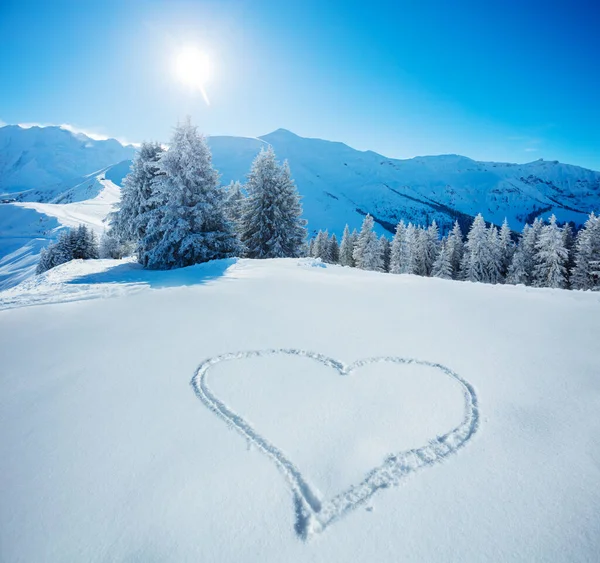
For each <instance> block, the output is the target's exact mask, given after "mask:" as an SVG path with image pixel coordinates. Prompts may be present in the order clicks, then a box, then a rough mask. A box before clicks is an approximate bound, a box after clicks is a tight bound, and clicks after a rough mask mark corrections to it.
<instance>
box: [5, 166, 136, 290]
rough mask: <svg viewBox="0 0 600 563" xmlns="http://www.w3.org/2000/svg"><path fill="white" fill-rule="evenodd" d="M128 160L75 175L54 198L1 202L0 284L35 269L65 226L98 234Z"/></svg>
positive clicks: (12, 282)
mask: <svg viewBox="0 0 600 563" xmlns="http://www.w3.org/2000/svg"><path fill="white" fill-rule="evenodd" d="M129 164H130V162H129V161H125V162H121V163H118V164H116V165H114V166H109V167H108V168H106V169H104V170H101V171H99V172H96V173H94V174H90V175H88V176H86V177H85V178H83V179H81V178H79V179H77V180H76V181H75V182H74V185H71V186H69V187H67V186H62V187H63V188H65V191H64V192H62V193H61V194H60V195H59V196H57V197H56V198H55V199H54V200H53V203H42V202H37V201H26V202H14V203H9V204H3V205H0V289H7V288H9V287H12V286H14V285H16V284H17V283H19V282H21V281H23V280H25V279H27V278H28V277H30V276H32V275H33V274H34V273H35V267H36V265H37V262H38V260H39V254H40V252H41V249H42V248H44V247H45V246H47V245H48V244H49V243H50V242H52V241H54V240H56V238H57V237H58V234H59V232H60V231H61V230H62V229H63V228H65V227H78V226H79V225H82V224H83V225H85V226H86V227H89V228H91V229H92V230H93V231H94V232H95V233H96V235H98V237H100V236H101V235H102V233H103V232H104V231H105V230H106V229H107V227H108V225H107V222H106V221H107V217H108V214H109V213H111V212H112V211H113V210H114V206H115V204H116V203H118V202H119V201H120V199H121V188H120V186H119V185H118V184H120V183H121V182H122V179H123V177H124V176H125V175H126V174H127V172H128V171H129Z"/></svg>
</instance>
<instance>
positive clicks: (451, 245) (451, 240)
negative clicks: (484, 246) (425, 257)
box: [446, 221, 465, 279]
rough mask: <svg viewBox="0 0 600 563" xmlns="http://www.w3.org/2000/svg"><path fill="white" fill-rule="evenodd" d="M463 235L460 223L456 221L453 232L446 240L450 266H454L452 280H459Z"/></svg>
mask: <svg viewBox="0 0 600 563" xmlns="http://www.w3.org/2000/svg"><path fill="white" fill-rule="evenodd" d="M464 246H465V245H464V242H463V234H462V231H461V229H460V225H459V224H458V221H454V226H453V227H452V231H450V234H449V235H448V238H447V240H446V252H447V253H448V256H449V257H450V265H451V266H452V279H458V277H459V272H460V264H461V261H462V257H463V250H464Z"/></svg>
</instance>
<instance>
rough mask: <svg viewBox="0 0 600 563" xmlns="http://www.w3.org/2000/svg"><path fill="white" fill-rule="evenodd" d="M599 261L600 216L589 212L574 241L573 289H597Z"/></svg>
mask: <svg viewBox="0 0 600 563" xmlns="http://www.w3.org/2000/svg"><path fill="white" fill-rule="evenodd" d="M599 261H600V217H598V216H596V215H595V214H594V213H591V214H590V216H589V217H588V219H587V221H586V222H585V225H584V227H583V229H581V230H580V231H579V234H578V235H577V241H576V243H575V267H574V268H573V274H572V276H571V285H572V286H573V288H574V289H598V276H597V273H596V272H597V271H598V266H597V263H598V262H599Z"/></svg>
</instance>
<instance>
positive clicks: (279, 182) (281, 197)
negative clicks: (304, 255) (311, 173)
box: [240, 146, 306, 258]
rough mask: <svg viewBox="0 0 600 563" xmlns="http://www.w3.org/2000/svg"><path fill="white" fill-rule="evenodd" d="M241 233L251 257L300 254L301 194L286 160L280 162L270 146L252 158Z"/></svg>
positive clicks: (302, 229) (302, 234)
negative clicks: (280, 164)
mask: <svg viewBox="0 0 600 563" xmlns="http://www.w3.org/2000/svg"><path fill="white" fill-rule="evenodd" d="M246 190H247V192H248V197H247V198H246V199H245V200H244V206H243V210H242V218H241V221H240V237H241V241H242V244H243V245H244V247H245V252H246V255H247V256H248V257H250V258H281V257H286V256H289V257H295V256H299V254H300V251H301V248H302V244H303V242H304V239H305V238H306V228H305V225H306V221H305V220H304V219H302V218H301V215H302V206H301V205H300V196H299V194H298V191H297V190H296V186H295V185H294V181H293V180H292V178H291V174H290V169H289V166H288V163H287V161H286V162H284V163H283V165H282V166H279V165H278V164H277V162H276V160H275V152H274V151H273V148H272V147H270V146H269V148H268V149H267V150H264V149H263V150H262V151H261V152H260V153H259V155H258V156H257V157H256V158H255V159H254V162H253V164H252V169H251V171H250V174H249V175H248V183H247V184H246Z"/></svg>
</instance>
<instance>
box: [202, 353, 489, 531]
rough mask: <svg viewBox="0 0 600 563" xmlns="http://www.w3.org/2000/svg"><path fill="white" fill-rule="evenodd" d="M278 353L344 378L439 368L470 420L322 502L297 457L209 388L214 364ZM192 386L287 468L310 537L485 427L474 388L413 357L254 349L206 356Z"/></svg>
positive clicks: (301, 527)
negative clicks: (379, 369) (458, 390)
mask: <svg viewBox="0 0 600 563" xmlns="http://www.w3.org/2000/svg"><path fill="white" fill-rule="evenodd" d="M274 355H290V356H302V357H305V358H310V359H312V360H315V361H317V362H320V363H322V364H324V365H326V366H329V367H331V368H333V369H335V370H336V371H337V372H338V374H339V375H341V376H348V375H350V374H351V373H352V372H354V371H355V370H357V369H358V368H360V367H363V366H365V365H368V364H375V363H385V362H388V363H395V364H405V365H407V364H415V365H421V366H429V367H433V368H437V369H439V370H440V371H442V372H443V373H444V374H446V375H447V376H449V377H451V378H452V379H454V380H455V381H457V382H458V383H459V384H460V385H461V387H462V389H463V394H464V399H465V413H464V418H463V420H462V422H461V423H460V424H459V425H458V426H457V427H456V428H454V429H453V430H451V431H449V432H447V433H446V434H444V435H442V436H438V437H436V438H435V439H433V440H431V441H429V443H427V444H426V445H424V446H422V447H420V448H417V449H411V450H406V451H402V452H399V453H395V454H391V455H389V456H388V457H387V458H386V459H385V461H384V462H383V463H382V464H381V465H380V466H378V467H375V468H374V469H372V470H370V471H369V472H368V473H367V475H366V476H365V477H364V479H363V480H362V481H361V482H360V483H358V484H356V485H352V486H351V487H349V488H348V489H346V490H345V491H342V492H341V493H339V494H337V495H336V496H334V497H333V498H332V499H330V500H326V501H323V502H322V501H320V500H319V498H318V496H317V495H316V494H315V493H314V492H313V491H312V489H311V487H310V485H309V484H308V482H307V480H306V479H305V478H304V477H303V475H302V473H301V472H300V470H299V469H298V468H297V467H296V466H295V465H294V464H293V463H292V461H291V460H289V459H288V458H287V457H286V455H285V454H284V453H283V452H282V451H281V450H280V449H279V448H277V447H276V446H275V445H274V444H272V443H271V442H269V440H268V439H267V438H265V437H264V436H262V435H261V434H260V433H259V432H257V431H256V430H255V429H254V428H253V427H252V426H251V425H250V424H249V423H248V422H246V420H244V418H242V417H241V416H240V415H239V414H237V413H236V412H235V411H234V410H233V409H232V408H231V407H229V406H228V405H226V404H225V403H224V402H223V401H221V400H220V399H218V398H217V397H216V396H215V395H214V394H213V393H212V391H211V390H210V388H209V386H208V374H209V372H210V368H211V367H212V366H214V365H215V364H217V363H219V362H224V361H229V360H241V359H246V358H254V357H266V356H274ZM191 385H192V387H193V389H194V392H195V393H196V396H197V397H198V398H199V399H200V400H201V401H202V402H203V403H204V405H206V407H208V408H209V409H210V410H211V411H212V412H214V413H215V414H216V415H218V416H219V417H221V418H222V419H223V420H224V421H225V422H226V423H227V424H228V425H230V426H232V427H233V428H235V429H236V430H237V431H238V432H239V433H240V434H241V435H242V436H244V437H245V438H246V439H247V440H249V442H250V443H253V444H255V445H256V446H257V448H258V449H259V450H260V451H262V452H263V453H264V454H265V455H267V456H268V457H269V458H271V460H272V461H273V462H274V463H275V464H276V465H277V466H278V467H279V469H280V470H281V471H282V473H283V475H284V476H285V478H286V479H287V481H288V482H289V484H290V487H291V489H292V492H293V495H294V508H295V512H296V523H295V531H296V533H297V534H298V536H299V537H300V538H301V539H304V540H305V539H308V538H309V537H310V536H312V535H314V534H317V533H319V532H323V531H324V530H326V529H327V527H328V526H330V525H331V524H332V523H334V522H336V521H337V520H338V519H340V518H341V517H342V516H344V515H345V514H347V513H348V512H350V511H351V510H353V509H355V508H357V507H359V506H361V505H363V504H364V503H366V502H367V501H368V500H369V499H370V498H371V497H372V496H373V495H374V494H375V493H376V492H377V491H378V490H380V489H386V488H388V487H390V486H395V485H398V484H399V483H400V482H401V481H402V479H404V478H405V477H407V476H409V475H411V474H413V473H415V472H416V471H417V470H419V469H421V468H425V467H430V466H432V465H435V464H437V463H439V462H442V461H444V460H445V459H446V458H447V457H449V456H450V455H451V454H453V453H456V452H457V451H458V450H460V449H461V448H463V447H464V446H466V445H467V444H468V443H469V441H470V440H471V439H472V438H473V436H474V435H475V433H476V432H477V429H478V428H479V403H478V399H477V395H476V393H475V389H474V388H473V386H472V385H471V384H470V383H469V382H468V381H466V380H465V379H463V378H462V377H460V376H459V375H458V374H457V373H455V372H454V371H452V370H451V369H449V368H447V367H446V366H444V365H442V364H438V363H434V362H428V361H423V360H416V359H413V358H402V357H396V356H381V357H373V358H366V359H363V360H358V361H356V362H354V363H352V364H349V365H345V364H343V363H342V362H339V361H337V360H334V359H332V358H329V357H327V356H324V355H322V354H317V353H315V352H309V351H306V350H298V349H293V348H291V349H271V350H251V351H246V352H236V353H228V354H222V355H220V356H215V357H213V358H209V359H207V360H205V361H204V362H203V363H202V364H200V366H199V367H198V368H197V370H196V372H195V373H194V376H193V377H192V380H191Z"/></svg>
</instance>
